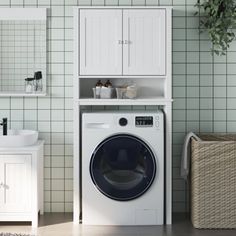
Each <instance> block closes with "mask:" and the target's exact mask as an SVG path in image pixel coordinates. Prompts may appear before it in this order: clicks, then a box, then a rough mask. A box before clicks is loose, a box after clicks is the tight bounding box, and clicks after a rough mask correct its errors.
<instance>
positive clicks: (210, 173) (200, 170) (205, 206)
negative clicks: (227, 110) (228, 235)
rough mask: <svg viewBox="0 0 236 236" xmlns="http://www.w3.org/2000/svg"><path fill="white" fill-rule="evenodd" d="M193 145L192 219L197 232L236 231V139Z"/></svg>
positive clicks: (215, 137)
mask: <svg viewBox="0 0 236 236" xmlns="http://www.w3.org/2000/svg"><path fill="white" fill-rule="evenodd" d="M199 137H200V138H201V139H202V141H196V140H195V139H193V138H192V141H191V149H192V155H191V219H192V223H193V226H194V227H195V228H212V229H217V228H222V229H230V228H236V135H228V134H227V135H213V134H212V135H200V136H199Z"/></svg>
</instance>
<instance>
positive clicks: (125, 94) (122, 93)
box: [116, 85, 138, 99]
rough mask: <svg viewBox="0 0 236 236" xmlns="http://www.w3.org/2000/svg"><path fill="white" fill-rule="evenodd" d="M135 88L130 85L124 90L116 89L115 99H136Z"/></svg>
mask: <svg viewBox="0 0 236 236" xmlns="http://www.w3.org/2000/svg"><path fill="white" fill-rule="evenodd" d="M137 90H138V89H137V86H136V85H131V86H127V87H126V88H116V97H117V99H134V98H136V97H137Z"/></svg>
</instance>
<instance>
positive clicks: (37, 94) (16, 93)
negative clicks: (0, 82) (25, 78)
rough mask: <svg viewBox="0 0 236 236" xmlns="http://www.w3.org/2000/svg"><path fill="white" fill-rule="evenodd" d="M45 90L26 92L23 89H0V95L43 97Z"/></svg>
mask: <svg viewBox="0 0 236 236" xmlns="http://www.w3.org/2000/svg"><path fill="white" fill-rule="evenodd" d="M46 95H47V94H46V93H45V92H40V93H39V92H36V93H26V92H24V91H0V97H44V96H46Z"/></svg>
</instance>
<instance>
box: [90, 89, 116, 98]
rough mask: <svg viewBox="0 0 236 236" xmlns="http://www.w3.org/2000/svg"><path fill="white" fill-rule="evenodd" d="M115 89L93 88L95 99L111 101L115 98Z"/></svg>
mask: <svg viewBox="0 0 236 236" xmlns="http://www.w3.org/2000/svg"><path fill="white" fill-rule="evenodd" d="M113 91H114V89H113V88H107V87H96V88H93V97H94V98H102V99H110V98H112V97H113Z"/></svg>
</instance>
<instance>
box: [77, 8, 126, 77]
mask: <svg viewBox="0 0 236 236" xmlns="http://www.w3.org/2000/svg"><path fill="white" fill-rule="evenodd" d="M121 73H122V10H121V9H114V10H113V9H110V10H108V9H93V10H86V9H85V10H80V75H121Z"/></svg>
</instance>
